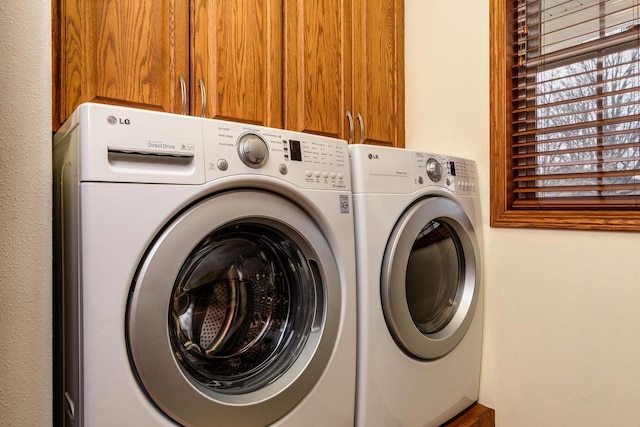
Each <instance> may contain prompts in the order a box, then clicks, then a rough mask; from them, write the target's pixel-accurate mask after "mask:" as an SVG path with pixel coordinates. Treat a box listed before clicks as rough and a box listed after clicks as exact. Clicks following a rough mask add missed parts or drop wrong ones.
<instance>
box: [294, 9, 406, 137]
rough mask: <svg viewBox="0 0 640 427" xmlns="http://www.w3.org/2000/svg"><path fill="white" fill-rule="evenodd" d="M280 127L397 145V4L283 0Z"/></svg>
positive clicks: (400, 82) (400, 62) (400, 131)
mask: <svg viewBox="0 0 640 427" xmlns="http://www.w3.org/2000/svg"><path fill="white" fill-rule="evenodd" d="M285 12H286V13H285V33H286V34H285V58H286V60H285V94H286V107H285V126H286V127H287V128H288V129H292V130H297V131H303V132H312V133H318V134H322V135H327V136H333V137H338V138H342V139H346V140H350V141H352V142H354V143H358V142H364V143H369V144H379V145H387V146H396V147H404V120H405V118H404V117H405V116H404V2H403V0H385V1H376V2H371V1H369V2H367V1H366V0H325V1H321V2H318V1H303V0H288V1H287V2H286V11H285Z"/></svg>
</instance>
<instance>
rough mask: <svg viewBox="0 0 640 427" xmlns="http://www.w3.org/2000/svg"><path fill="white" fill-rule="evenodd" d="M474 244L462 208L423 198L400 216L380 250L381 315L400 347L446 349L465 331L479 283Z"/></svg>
mask: <svg viewBox="0 0 640 427" xmlns="http://www.w3.org/2000/svg"><path fill="white" fill-rule="evenodd" d="M478 254H479V248H478V244H477V238H476V235H475V231H474V229H473V225H472V224H471V221H470V220H469V218H468V217H467V215H466V214H465V213H464V211H463V210H462V208H461V207H460V206H459V205H458V204H457V203H455V202H454V201H452V200H449V199H446V198H443V197H433V198H427V199H423V200H421V201H419V202H417V203H416V204H414V205H413V206H411V207H410V208H409V209H408V210H407V211H406V212H405V213H404V214H403V216H402V217H401V218H400V220H399V221H398V223H397V224H396V227H395V229H394V231H393V233H392V235H391V238H390V240H389V243H388V245H387V249H386V252H385V257H384V262H383V268H382V280H381V283H382V284H381V292H382V306H383V310H384V315H385V319H386V321H387V324H388V326H389V329H390V331H391V333H392V335H393V336H394V338H395V340H396V341H397V342H398V344H399V345H400V346H401V347H402V349H403V350H404V351H405V352H406V353H408V354H410V355H411V356H413V357H416V358H419V359H435V358H438V357H442V356H444V355H445V354H447V353H448V352H450V351H451V350H452V349H453V348H454V347H455V346H456V345H457V344H458V342H460V340H461V339H462V338H463V337H464V334H465V333H466V331H467V329H468V328H469V325H470V324H471V320H472V319H473V314H474V312H475V307H476V303H477V298H478V291H479V287H480V282H479V281H480V272H479V265H480V261H479V255H478Z"/></svg>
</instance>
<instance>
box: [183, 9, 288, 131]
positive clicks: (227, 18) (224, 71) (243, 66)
mask: <svg viewBox="0 0 640 427" xmlns="http://www.w3.org/2000/svg"><path fill="white" fill-rule="evenodd" d="M191 19H192V23H193V24H192V25H193V31H194V34H193V43H194V45H193V48H192V51H193V53H192V54H193V57H192V66H193V68H192V73H191V74H192V84H191V97H190V98H191V111H192V114H194V115H204V116H205V117H212V118H216V119H222V120H233V121H242V122H246V123H253V124H257V125H263V126H272V127H282V126H283V121H282V108H283V107H282V104H283V99H282V63H283V61H282V1H281V0H233V1H230V0H196V1H195V7H194V8H193V10H192V15H191ZM201 82H202V84H201ZM205 91H206V96H205V99H206V105H205V104H204V103H203V102H202V99H203V98H202V95H204V94H205ZM203 107H204V109H205V111H204V114H203Z"/></svg>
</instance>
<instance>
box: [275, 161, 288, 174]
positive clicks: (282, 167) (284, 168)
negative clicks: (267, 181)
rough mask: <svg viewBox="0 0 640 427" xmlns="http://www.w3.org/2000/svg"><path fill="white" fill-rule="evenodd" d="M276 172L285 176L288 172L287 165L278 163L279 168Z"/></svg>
mask: <svg viewBox="0 0 640 427" xmlns="http://www.w3.org/2000/svg"><path fill="white" fill-rule="evenodd" d="M278 170H279V171H280V173H281V174H282V175H286V174H287V172H289V169H287V165H285V164H284V163H280V166H278Z"/></svg>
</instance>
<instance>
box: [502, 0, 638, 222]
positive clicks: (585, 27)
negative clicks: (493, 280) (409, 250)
mask: <svg viewBox="0 0 640 427" xmlns="http://www.w3.org/2000/svg"><path fill="white" fill-rule="evenodd" d="M511 7H512V9H511V13H510V15H511V16H512V17H513V19H512V21H511V23H512V26H511V27H512V28H511V30H512V32H513V33H512V34H511V37H510V39H511V40H513V46H512V53H513V66H512V97H511V99H512V108H511V125H512V133H511V134H512V159H511V160H512V161H511V165H512V167H513V171H512V181H513V185H512V187H511V188H512V191H513V192H514V194H513V199H512V200H513V208H515V209H518V208H523V209H532V208H543V209H544V208H550V209H640V130H639V129H640V0H512V6H511Z"/></svg>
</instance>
